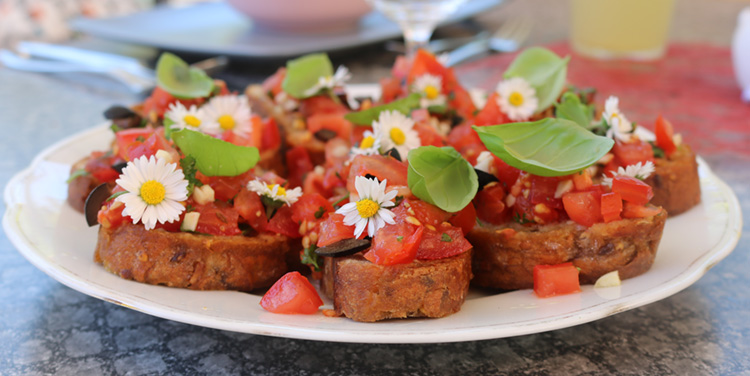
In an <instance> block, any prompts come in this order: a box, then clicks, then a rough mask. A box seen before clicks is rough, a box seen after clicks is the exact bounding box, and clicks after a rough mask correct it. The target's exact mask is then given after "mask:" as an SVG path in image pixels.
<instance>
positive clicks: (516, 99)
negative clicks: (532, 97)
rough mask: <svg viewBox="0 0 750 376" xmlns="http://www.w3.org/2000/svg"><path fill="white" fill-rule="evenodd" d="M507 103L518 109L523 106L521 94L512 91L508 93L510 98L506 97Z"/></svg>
mask: <svg viewBox="0 0 750 376" xmlns="http://www.w3.org/2000/svg"><path fill="white" fill-rule="evenodd" d="M508 103H510V104H511V105H512V106H514V107H518V106H520V105H522V104H523V95H521V93H519V92H517V91H514V92H512V93H510V96H509V97H508Z"/></svg>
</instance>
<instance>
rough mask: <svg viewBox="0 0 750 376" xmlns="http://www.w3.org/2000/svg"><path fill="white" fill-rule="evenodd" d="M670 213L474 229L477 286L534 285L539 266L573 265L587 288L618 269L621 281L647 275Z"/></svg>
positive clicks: (470, 236) (469, 236) (507, 287)
mask: <svg viewBox="0 0 750 376" xmlns="http://www.w3.org/2000/svg"><path fill="white" fill-rule="evenodd" d="M666 219H667V213H666V212H665V211H664V210H662V212H661V213H659V214H657V215H655V216H653V217H647V218H638V219H622V220H618V221H614V222H610V223H597V224H594V225H593V226H591V227H585V226H581V225H578V224H576V223H574V222H572V221H568V222H563V223H556V224H549V225H537V226H531V227H529V226H523V225H519V224H517V223H509V224H507V225H504V226H486V227H484V226H475V227H474V229H473V230H472V231H471V232H469V233H468V234H467V235H466V239H468V240H469V242H470V243H471V244H472V245H473V246H474V259H473V260H472V272H473V273H474V279H473V280H472V283H473V284H475V285H477V286H481V287H489V288H495V289H503V290H516V289H528V288H532V287H534V278H533V270H534V265H540V264H542V265H555V264H561V263H565V262H572V263H573V265H575V266H576V267H578V268H579V269H580V275H579V278H580V281H581V283H584V284H590V283H594V282H596V280H597V279H598V278H599V277H600V276H602V275H604V274H606V273H608V272H611V271H614V270H617V271H619V273H620V278H622V279H625V278H631V277H635V276H637V275H640V274H642V273H644V272H646V271H647V270H648V269H649V268H651V265H652V264H653V262H654V257H655V256H656V250H657V248H658V246H659V241H660V240H661V235H662V232H663V230H664V222H665V221H666Z"/></svg>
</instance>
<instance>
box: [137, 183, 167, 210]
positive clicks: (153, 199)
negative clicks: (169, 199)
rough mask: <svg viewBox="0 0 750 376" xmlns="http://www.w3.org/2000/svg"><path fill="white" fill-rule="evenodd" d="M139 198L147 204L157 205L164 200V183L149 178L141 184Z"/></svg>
mask: <svg viewBox="0 0 750 376" xmlns="http://www.w3.org/2000/svg"><path fill="white" fill-rule="evenodd" d="M140 193H141V198H142V199H143V201H144V202H145V203H147V204H149V205H157V204H159V203H160V202H162V201H164V197H165V196H166V194H167V190H166V188H164V184H162V183H159V182H158V181H156V180H149V181H147V182H145V183H143V185H141V192H140Z"/></svg>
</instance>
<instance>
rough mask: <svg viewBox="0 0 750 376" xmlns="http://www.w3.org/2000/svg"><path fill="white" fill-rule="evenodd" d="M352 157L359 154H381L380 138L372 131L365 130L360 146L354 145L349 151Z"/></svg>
mask: <svg viewBox="0 0 750 376" xmlns="http://www.w3.org/2000/svg"><path fill="white" fill-rule="evenodd" d="M349 154H350V155H351V158H354V157H356V156H357V155H380V139H378V137H377V136H375V134H373V133H372V132H370V131H365V133H364V137H363V138H362V141H361V142H360V143H359V146H353V147H352V148H351V150H350V151H349Z"/></svg>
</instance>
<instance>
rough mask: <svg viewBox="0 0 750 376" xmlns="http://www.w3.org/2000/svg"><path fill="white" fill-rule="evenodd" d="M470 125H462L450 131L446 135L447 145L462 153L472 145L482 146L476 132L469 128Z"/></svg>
mask: <svg viewBox="0 0 750 376" xmlns="http://www.w3.org/2000/svg"><path fill="white" fill-rule="evenodd" d="M471 126H472V124H471V123H468V122H467V123H463V124H461V125H458V126H456V127H454V128H453V129H451V131H450V133H448V139H447V141H448V145H450V146H453V147H454V148H455V149H456V150H458V151H460V152H461V153H462V154H463V153H464V151H463V150H464V149H465V148H466V147H468V146H472V145H482V140H481V139H479V135H477V132H476V131H475V130H474V129H473V128H472V127H471Z"/></svg>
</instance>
